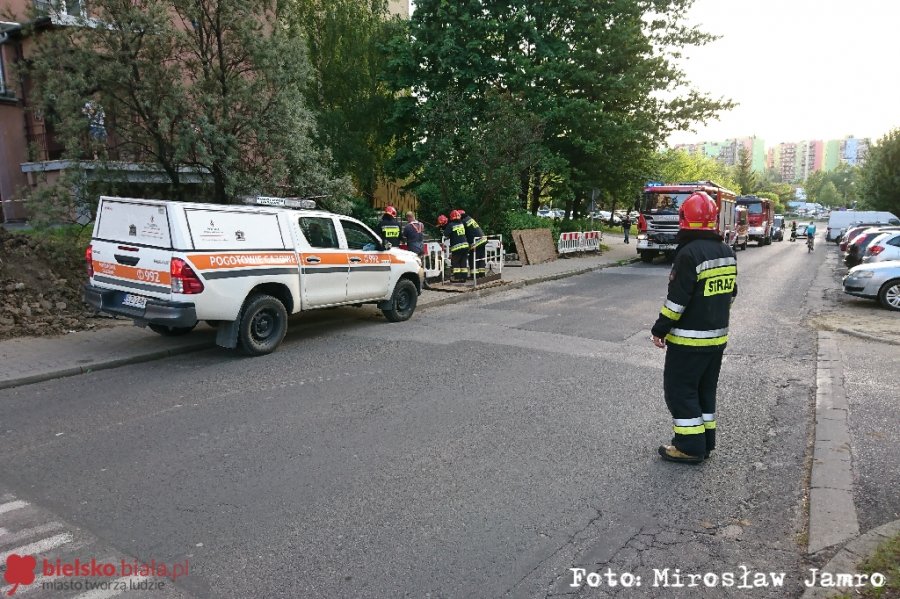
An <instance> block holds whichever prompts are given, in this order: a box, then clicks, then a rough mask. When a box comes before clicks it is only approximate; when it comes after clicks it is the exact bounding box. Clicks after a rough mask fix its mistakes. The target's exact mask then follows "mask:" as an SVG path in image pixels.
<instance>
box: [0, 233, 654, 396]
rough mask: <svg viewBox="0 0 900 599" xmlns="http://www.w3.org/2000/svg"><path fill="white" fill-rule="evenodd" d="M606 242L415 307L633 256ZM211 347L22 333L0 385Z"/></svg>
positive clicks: (432, 296)
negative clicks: (591, 251) (496, 282)
mask: <svg viewBox="0 0 900 599" xmlns="http://www.w3.org/2000/svg"><path fill="white" fill-rule="evenodd" d="M606 240H607V241H606V243H607V244H608V245H609V250H607V251H605V252H602V253H598V254H589V255H584V256H578V257H571V258H559V259H557V260H555V261H553V262H546V263H544V264H535V265H531V266H521V267H508V268H505V269H504V270H503V278H502V283H501V284H499V285H494V286H491V287H486V288H484V289H479V290H475V291H470V292H466V293H459V292H456V293H449V292H440V291H424V292H422V295H421V296H420V297H419V302H418V310H423V309H428V308H431V307H434V306H441V305H446V304H453V303H457V302H461V301H465V300H467V299H470V298H472V297H483V296H485V295H489V294H493V293H498V292H500V291H505V290H507V289H515V288H517V287H523V286H525V285H530V284H533V283H539V282H543V281H550V280H553V279H558V278H562V277H569V276H574V275H578V274H582V273H586V272H590V271H592V270H596V269H598V268H604V267H609V266H615V265H617V264H619V263H620V262H623V261H628V260H632V259H634V258H636V257H637V251H636V250H635V249H634V248H635V246H634V244H633V243H632V244H630V245H625V244H624V243H622V237H621V235H620V236H618V237H616V235H607V237H606ZM214 346H215V330H214V329H212V328H210V327H208V326H207V325H206V324H203V323H201V324H200V325H198V326H197V328H196V329H195V330H194V331H193V332H192V333H191V334H190V335H185V336H184V337H162V336H161V335H157V334H156V333H153V332H151V331H150V330H148V329H142V328H139V327H135V326H133V325H132V324H131V321H129V320H125V319H122V320H121V321H120V324H113V325H112V326H109V327H104V328H101V329H98V330H94V331H80V332H77V333H72V334H69V335H63V336H61V337H22V338H18V339H10V340H7V341H0V364H2V365H3V368H2V371H0V389H5V388H10V387H18V386H21V385H28V384H31V383H36V382H40V381H46V380H50V379H55V378H61V377H66V376H73V375H78V374H83V373H86V372H90V371H92V370H101V369H105V368H115V367H118V366H123V365H125V364H133V363H137V362H147V361H150V360H157V359H159V358H165V357H167V356H174V355H177V354H183V353H188V352H194V351H199V350H202V349H208V348H211V347H214ZM223 351H224V350H223Z"/></svg>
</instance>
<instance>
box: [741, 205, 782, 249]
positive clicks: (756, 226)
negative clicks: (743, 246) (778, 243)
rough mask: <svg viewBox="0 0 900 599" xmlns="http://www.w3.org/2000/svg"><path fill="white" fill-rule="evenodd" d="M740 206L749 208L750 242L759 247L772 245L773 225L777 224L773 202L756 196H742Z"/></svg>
mask: <svg viewBox="0 0 900 599" xmlns="http://www.w3.org/2000/svg"><path fill="white" fill-rule="evenodd" d="M737 205H738V206H745V207H746V208H747V227H748V231H747V232H748V234H749V235H750V241H755V242H757V243H758V244H759V245H769V244H770V243H772V225H773V224H774V222H775V206H774V204H773V203H772V200H769V199H766V198H759V197H756V196H740V197H739V198H738V199H737Z"/></svg>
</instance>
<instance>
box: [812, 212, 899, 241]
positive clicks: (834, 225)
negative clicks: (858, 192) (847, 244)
mask: <svg viewBox="0 0 900 599" xmlns="http://www.w3.org/2000/svg"><path fill="white" fill-rule="evenodd" d="M860 223H865V224H867V223H872V224H878V223H883V224H886V225H900V219H898V218H897V217H896V216H895V215H894V214H893V213H891V212H881V211H877V210H841V211H837V210H832V211H831V216H829V217H828V228H827V229H825V241H834V242H835V243H837V242H838V240H839V239H840V238H841V235H843V234H844V232H845V231H846V230H847V229H848V228H850V227H851V226H852V225H855V224H860Z"/></svg>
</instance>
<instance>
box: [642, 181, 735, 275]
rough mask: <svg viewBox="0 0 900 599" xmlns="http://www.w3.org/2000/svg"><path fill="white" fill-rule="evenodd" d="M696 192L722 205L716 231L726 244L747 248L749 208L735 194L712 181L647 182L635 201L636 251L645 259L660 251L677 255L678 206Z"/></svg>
mask: <svg viewBox="0 0 900 599" xmlns="http://www.w3.org/2000/svg"><path fill="white" fill-rule="evenodd" d="M696 191H702V192H705V193H706V194H707V195H709V197H711V198H712V199H713V200H714V201H715V202H716V206H718V208H719V222H718V227H717V230H718V232H719V233H720V234H721V235H722V238H723V239H724V240H725V243H727V244H728V245H730V246H731V247H733V248H734V249H735V250H736V249H738V248H741V249H747V239H748V233H747V209H746V207H739V206H738V205H737V204H736V203H735V193H734V192H733V191H730V190H728V189H725V188H724V187H722V186H721V185H718V184H716V183H713V182H712V181H692V182H688V183H674V184H671V185H669V184H665V183H648V184H647V185H646V186H645V187H644V192H643V194H642V195H641V197H640V199H638V201H637V202H636V204H635V209H636V210H637V212H638V230H639V232H638V236H637V252H638V254H640V256H641V260H642V261H644V262H652V261H653V259H654V258H655V257H656V256H658V255H659V254H663V255H665V256H666V258H667V259H671V258H672V257H673V256H674V255H675V249H676V248H677V247H678V243H677V242H676V241H675V236H676V235H677V234H678V209H679V208H680V207H681V204H682V203H683V202H684V201H685V200H686V199H688V198H689V197H690V196H691V194H693V193H694V192H696Z"/></svg>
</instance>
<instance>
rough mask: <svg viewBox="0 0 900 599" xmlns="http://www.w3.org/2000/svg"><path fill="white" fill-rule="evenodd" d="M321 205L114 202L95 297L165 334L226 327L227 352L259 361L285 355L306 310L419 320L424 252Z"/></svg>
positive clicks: (92, 282) (101, 240) (88, 293)
mask: <svg viewBox="0 0 900 599" xmlns="http://www.w3.org/2000/svg"><path fill="white" fill-rule="evenodd" d="M314 207H315V205H314V204H313V203H311V202H310V201H309V200H293V199H290V198H254V199H253V205H234V206H220V205H213V204H194V203H186V202H171V201H162V200H143V199H132V198H115V197H102V198H100V204H99V205H98V207H97V218H96V220H95V222H94V232H93V236H92V238H91V245H90V246H88V248H87V251H86V255H85V258H86V260H87V266H88V274H89V277H90V278H89V281H88V283H87V285H86V286H85V292H84V297H85V301H87V303H88V304H90V305H91V306H93V307H94V308H95V309H97V310H100V311H103V312H107V313H109V314H115V315H121V316H126V317H129V318H132V319H133V320H134V322H135V324H137V325H139V326H148V327H149V328H150V329H151V330H153V331H155V332H157V333H159V334H161V335H183V334H186V333H189V332H190V331H191V330H192V329H193V328H194V327H195V326H196V325H197V322H198V321H200V320H204V321H206V322H207V323H209V324H212V325H214V326H216V327H217V328H218V334H217V337H216V343H217V344H218V345H220V346H222V347H227V348H235V347H237V346H240V348H241V350H242V351H243V352H244V353H246V354H249V355H262V354H267V353H270V352H272V351H274V350H275V348H277V347H278V345H279V344H280V343H281V340H282V339H283V338H284V335H285V332H286V331H287V318H288V315H289V314H295V313H297V312H300V311H304V310H311V309H314V308H328V307H333V306H341V305H348V304H350V305H356V304H364V303H373V304H377V306H378V308H379V309H381V311H382V312H383V313H384V315H385V317H387V319H388V320H390V321H392V322H400V321H404V320H407V319H408V318H409V317H410V316H412V314H413V312H414V311H415V309H416V303H417V299H418V296H419V294H420V293H421V290H422V280H423V277H424V270H423V269H422V262H421V260H420V259H419V258H418V256H416V255H415V254H413V253H412V252H407V251H405V250H401V249H399V248H391V247H390V245H389V244H385V245H386V247H385V245H382V241H381V239H380V238H379V236H378V235H376V234H375V233H374V232H372V230H371V229H369V228H368V227H367V226H366V225H364V224H363V223H361V222H359V221H358V220H356V219H353V218H350V217H349V216H343V215H340V214H332V213H330V212H325V211H322V210H314V209H311V208H314Z"/></svg>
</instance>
